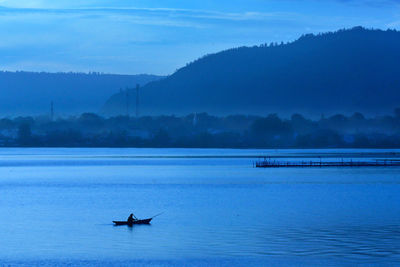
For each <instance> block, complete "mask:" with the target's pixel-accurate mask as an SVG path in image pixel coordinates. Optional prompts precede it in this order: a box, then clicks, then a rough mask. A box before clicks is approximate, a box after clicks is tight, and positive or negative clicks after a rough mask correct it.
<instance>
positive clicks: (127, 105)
mask: <svg viewBox="0 0 400 267" xmlns="http://www.w3.org/2000/svg"><path fill="white" fill-rule="evenodd" d="M125 93H126V95H125V97H126V116H127V117H129V88H126V91H125Z"/></svg>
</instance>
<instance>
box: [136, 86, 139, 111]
mask: <svg viewBox="0 0 400 267" xmlns="http://www.w3.org/2000/svg"><path fill="white" fill-rule="evenodd" d="M139 88H140V85H139V84H136V117H139Z"/></svg>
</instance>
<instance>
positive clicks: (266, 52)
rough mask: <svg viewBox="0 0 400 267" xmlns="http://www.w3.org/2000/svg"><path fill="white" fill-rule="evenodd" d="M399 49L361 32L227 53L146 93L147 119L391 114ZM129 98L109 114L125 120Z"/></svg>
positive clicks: (398, 102)
mask: <svg viewBox="0 0 400 267" xmlns="http://www.w3.org/2000/svg"><path fill="white" fill-rule="evenodd" d="M399 47H400V32H398V31H395V30H386V31H383V30H369V29H365V28H362V27H355V28H352V29H348V30H339V31H336V32H329V33H324V34H318V35H313V34H307V35H304V36H302V37H300V38H299V39H298V40H296V41H294V42H291V43H287V44H271V45H260V46H254V47H240V48H234V49H230V50H226V51H223V52H220V53H217V54H212V55H207V56H205V57H203V58H200V59H198V60H196V61H194V62H192V63H190V64H188V65H187V66H185V67H183V68H181V69H179V70H178V71H176V72H175V73H174V74H172V75H170V76H168V77H166V78H165V79H161V80H159V81H155V82H151V83H149V84H148V85H146V86H144V87H143V88H142V89H141V93H140V110H141V114H161V113H163V114H171V113H175V114H183V113H191V112H204V111H206V112H209V113H213V114H229V113H231V114H232V113H252V114H266V113H269V112H278V113H282V114H285V113H286V114H290V113H293V112H304V113H313V114H320V113H322V112H354V111H361V112H365V113H366V114H371V113H381V112H391V111H392V110H393V108H395V107H397V106H400V66H399V65H400V63H399V62H400V49H399ZM129 95H131V98H132V99H131V101H134V96H135V94H129ZM125 98H126V94H125V93H119V94H115V95H113V96H112V97H111V98H110V99H109V100H108V101H107V103H106V104H105V106H104V107H103V111H104V112H106V113H108V114H110V115H111V114H118V113H122V112H123V107H124V103H125V102H126V99H125Z"/></svg>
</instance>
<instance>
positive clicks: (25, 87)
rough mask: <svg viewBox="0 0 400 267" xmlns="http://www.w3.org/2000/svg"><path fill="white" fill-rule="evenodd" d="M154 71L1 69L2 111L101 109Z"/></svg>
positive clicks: (34, 112)
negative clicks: (116, 94)
mask: <svg viewBox="0 0 400 267" xmlns="http://www.w3.org/2000/svg"><path fill="white" fill-rule="evenodd" d="M159 78H160V77H159V76H153V75H114V74H99V73H90V74H85V73H45V72H40V73H35V72H0V115H3V116H4V115H38V114H48V113H49V112H50V103H51V101H53V102H54V109H55V114H59V115H67V114H76V113H81V112H88V111H90V112H98V111H100V109H101V107H102V106H103V104H104V102H105V101H106V100H107V99H108V98H109V97H110V96H111V95H112V94H115V93H116V92H119V90H120V88H125V87H128V86H130V87H135V85H136V84H141V85H144V84H146V83H148V82H151V81H155V80H157V79H159Z"/></svg>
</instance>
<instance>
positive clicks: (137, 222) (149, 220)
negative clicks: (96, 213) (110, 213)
mask: <svg viewBox="0 0 400 267" xmlns="http://www.w3.org/2000/svg"><path fill="white" fill-rule="evenodd" d="M152 219H153V218H149V219H143V220H134V221H132V222H128V221H113V223H114V224H115V225H128V226H132V225H134V224H150V222H151V220H152Z"/></svg>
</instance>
